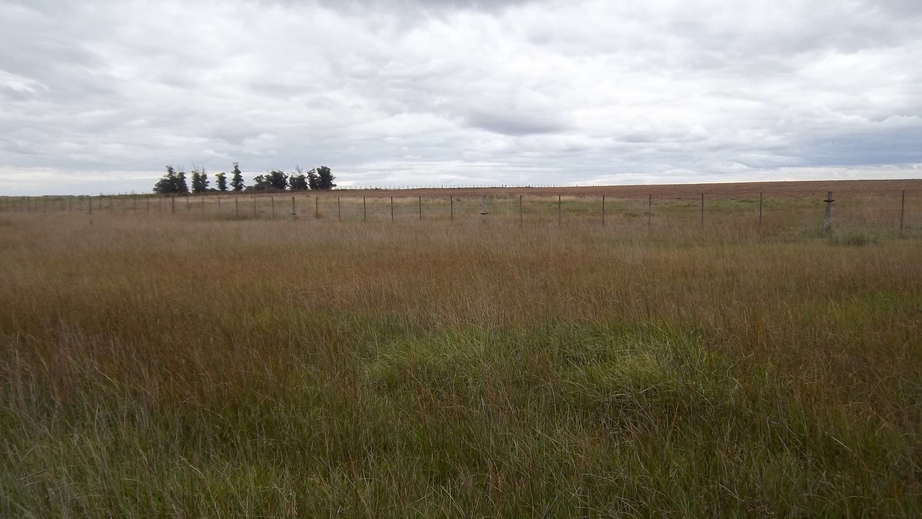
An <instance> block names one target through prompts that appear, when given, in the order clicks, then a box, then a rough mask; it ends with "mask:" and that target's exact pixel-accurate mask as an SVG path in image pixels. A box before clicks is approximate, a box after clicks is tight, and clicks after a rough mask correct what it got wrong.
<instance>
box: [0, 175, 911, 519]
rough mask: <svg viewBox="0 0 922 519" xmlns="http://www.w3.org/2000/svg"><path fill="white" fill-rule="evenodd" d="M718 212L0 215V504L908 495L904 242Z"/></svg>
mask: <svg viewBox="0 0 922 519" xmlns="http://www.w3.org/2000/svg"><path fill="white" fill-rule="evenodd" d="M824 189H825V188H824ZM839 191H840V192H843V193H845V194H846V196H845V198H844V199H845V200H847V199H848V196H847V192H846V191H845V190H844V189H841V190H839ZM887 193H889V191H887ZM334 195H335V194H334ZM339 196H341V197H342V196H345V194H340V195H339ZM876 196H877V195H874V194H873V193H872V194H866V195H862V197H861V198H859V197H857V196H856V197H853V198H854V199H855V200H858V199H860V200H863V201H865V202H867V203H868V204H869V205H868V206H867V207H866V209H869V210H874V209H875V207H876V206H875V205H874V204H870V202H871V201H874V200H881V198H877V197H876ZM887 196H890V195H889V194H888V195H887ZM478 198H479V197H474V198H473V200H474V204H475V205H476V203H477V202H478ZM494 199H495V200H497V201H502V200H503V198H502V197H499V196H497V197H495V198H494ZM327 200H331V199H330V198H327ZM509 200H511V201H512V202H514V201H515V198H514V197H512V198H510V199H509ZM734 200H735V199H734V198H728V199H726V202H727V205H726V206H724V207H721V206H714V207H713V213H710V216H709V218H708V220H707V221H706V225H705V226H704V227H702V226H700V225H699V224H697V222H696V221H695V220H694V219H693V220H692V223H690V224H688V225H672V226H670V225H667V224H666V222H667V221H669V220H666V215H665V214H664V213H665V212H666V211H675V220H673V221H676V222H678V221H682V220H681V218H686V212H683V211H690V212H691V214H692V218H694V210H695V209H694V204H693V201H692V207H691V208H690V209H688V208H686V207H684V206H682V205H678V206H675V207H669V206H666V205H665V204H662V205H661V206H660V207H659V211H660V213H658V214H659V215H660V218H661V220H660V222H659V223H658V224H655V225H653V226H652V227H650V228H647V227H646V225H645V222H643V218H642V217H641V218H640V219H641V221H640V222H637V221H636V220H637V217H630V216H624V215H623V214H622V215H621V216H622V217H623V218H624V222H621V223H618V222H616V221H614V220H612V221H610V222H609V223H608V225H606V226H602V225H601V224H600V222H599V221H597V220H596V219H594V218H593V217H592V214H591V212H590V211H588V210H587V213H588V214H586V216H585V217H581V218H576V217H573V218H571V219H570V220H564V222H563V224H562V225H561V226H558V225H556V222H555V218H554V217H553V215H554V213H553V212H551V213H550V215H551V218H546V216H547V214H546V213H544V212H537V211H536V212H535V213H534V214H533V216H534V219H532V220H530V221H529V220H526V223H525V224H524V225H519V224H518V223H517V222H516V220H515V218H514V212H513V213H509V214H507V216H508V218H505V219H502V218H498V219H487V220H486V221H482V219H481V218H479V215H477V217H472V218H469V219H459V220H456V221H455V222H454V223H450V222H448V220H446V219H438V220H436V219H432V220H426V219H424V220H423V221H422V222H420V221H418V220H414V219H413V218H412V216H408V217H407V218H405V219H403V220H398V221H396V222H395V223H391V222H390V220H389V219H388V218H386V213H385V214H383V215H381V214H379V216H385V217H384V218H380V219H369V221H367V222H364V223H363V222H362V221H361V220H360V219H356V218H350V219H346V220H345V221H343V222H342V223H340V222H338V221H337V220H333V219H331V218H325V219H322V220H321V221H315V220H314V219H312V218H309V217H301V218H299V219H297V220H290V219H285V220H283V219H281V218H279V219H277V220H275V221H269V220H267V219H260V220H253V219H242V218H241V219H239V220H236V219H233V218H226V217H224V218H216V217H215V216H214V215H209V214H207V213H206V214H205V215H204V216H202V215H201V214H196V213H195V212H194V211H187V212H181V211H180V212H177V214H176V215H172V214H170V215H165V214H151V215H149V216H148V215H146V214H130V215H125V214H122V213H119V212H118V210H115V211H111V212H108V213H107V212H105V211H101V212H100V211H96V212H94V214H93V215H92V216H90V215H88V214H84V213H79V214H76V213H67V212H62V211H57V212H52V211H48V212H44V213H43V212H28V213H21V212H4V213H0V265H2V266H3V269H2V270H0V308H2V309H3V311H2V312H0V515H4V516H22V517H29V516H151V515H179V516H233V515H239V516H274V517H279V516H290V517H314V516H318V515H321V516H322V515H327V516H330V515H350V516H399V517H405V516H409V515H416V516H427V517H428V516H499V517H511V516H541V515H545V514H546V515H548V516H582V515H590V516H596V515H623V516H638V517H648V516H661V515H683V516H685V515H688V516H714V515H717V516H733V515H742V516H763V517H767V516H773V515H775V516H777V515H781V516H796V515H801V516H803V515H809V516H816V515H827V516H828V515H834V516H847V515H872V516H912V515H916V514H918V512H919V511H920V509H922V486H920V475H922V466H920V463H919V460H920V459H922V441H920V438H922V437H920V433H922V411H920V410H922V405H920V404H922V378H920V375H919V370H918V366H919V365H920V362H922V345H920V341H919V337H922V248H920V247H919V241H918V240H919V238H918V237H916V236H915V235H911V234H910V235H909V236H907V237H904V238H903V239H899V238H898V237H897V236H896V235H895V234H894V233H893V232H892V229H891V230H889V231H886V232H885V231H883V230H881V227H879V226H875V225H876V224H875V225H872V226H869V227H858V226H857V223H862V224H863V222H864V221H865V220H855V222H857V223H856V224H855V225H856V226H855V227H854V228H852V229H848V232H849V233H857V234H854V236H859V237H860V236H864V237H866V238H868V239H867V240H866V241H863V242H860V240H859V242H854V241H849V239H846V238H848V237H849V236H851V235H846V236H843V237H840V238H838V239H836V238H829V239H823V238H821V237H819V235H818V233H817V232H816V226H815V223H814V221H813V220H812V218H813V216H812V215H814V214H815V208H812V206H809V207H805V210H806V211H809V212H807V213H801V212H799V211H800V210H799V209H798V208H800V207H802V206H801V203H800V202H799V200H801V199H799V198H796V197H795V198H793V199H792V200H791V201H787V202H784V203H782V204H780V205H778V206H776V207H775V209H777V210H778V212H779V213H780V212H781V210H782V209H784V210H785V215H786V216H785V219H784V220H780V219H779V220H778V221H775V222H774V223H771V224H770V222H765V223H764V224H763V228H762V229H761V230H760V228H759V227H758V225H753V222H752V221H751V218H750V220H749V221H746V222H743V223H741V222H740V221H739V218H738V217H737V216H736V215H737V212H738V205H734V203H735V202H734V203H731V202H733V201H734ZM804 200H807V199H804ZM887 200H889V198H888V199H887ZM412 202H413V200H412V199H411V200H409V205H408V206H407V207H406V209H408V210H411V209H412V207H413V204H412ZM584 202H585V204H591V203H594V201H592V200H591V199H589V200H585V201H584ZM119 203H120V200H117V201H116V209H117V208H118V205H119ZM551 203H552V204H553V203H554V201H552V202H551ZM569 203H571V204H573V205H570V206H569V211H570V212H568V213H566V214H568V215H578V214H582V213H581V211H583V208H584V207H586V206H585V204H584V205H580V200H579V198H578V197H575V198H573V199H572V200H570V202H569ZM748 203H749V202H747V204H748ZM810 203H811V204H812V203H813V202H812V201H810ZM837 203H838V202H837ZM804 205H806V204H804ZM843 205H844V204H843ZM262 207H265V206H262ZM352 207H353V208H354V207H355V206H352ZM384 207H385V208H387V206H384ZM435 207H441V206H432V207H430V208H433V209H434V208H435ZM512 207H514V205H513V206H512ZM613 207H615V206H613ZM745 207H746V208H747V209H746V210H747V211H748V210H749V207H750V206H749V205H745ZM424 209H425V208H424ZM794 209H797V210H794ZM376 214H377V213H376ZM502 214H503V213H501V212H500V213H498V214H497V215H493V213H492V212H491V216H497V217H498V216H500V215H502ZM410 215H412V213H410ZM805 215H811V216H810V218H811V220H810V221H808V222H806V223H803V222H801V218H803V217H804V216H805ZM839 215H840V216H842V217H844V215H842V214H841V213H839ZM891 223H892V222H890V221H888V222H887V225H888V226H891V227H892V225H891ZM766 227H767V229H766ZM843 232H844V231H843Z"/></svg>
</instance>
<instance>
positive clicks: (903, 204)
mask: <svg viewBox="0 0 922 519" xmlns="http://www.w3.org/2000/svg"><path fill="white" fill-rule="evenodd" d="M905 214H906V190H903V197H902V200H901V201H900V238H902V237H903V217H904V216H905Z"/></svg>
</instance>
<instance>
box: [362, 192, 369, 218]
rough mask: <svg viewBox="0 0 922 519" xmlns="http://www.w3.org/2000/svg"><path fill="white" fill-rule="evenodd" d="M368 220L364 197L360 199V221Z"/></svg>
mask: <svg viewBox="0 0 922 519" xmlns="http://www.w3.org/2000/svg"><path fill="white" fill-rule="evenodd" d="M367 220H368V206H367V205H366V204H365V197H364V196H363V197H362V221H363V222H365V221H367Z"/></svg>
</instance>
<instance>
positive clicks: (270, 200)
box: [269, 196, 275, 220]
mask: <svg viewBox="0 0 922 519" xmlns="http://www.w3.org/2000/svg"><path fill="white" fill-rule="evenodd" d="M269 203H271V204H272V219H273V220H275V197H274V196H270V197H269Z"/></svg>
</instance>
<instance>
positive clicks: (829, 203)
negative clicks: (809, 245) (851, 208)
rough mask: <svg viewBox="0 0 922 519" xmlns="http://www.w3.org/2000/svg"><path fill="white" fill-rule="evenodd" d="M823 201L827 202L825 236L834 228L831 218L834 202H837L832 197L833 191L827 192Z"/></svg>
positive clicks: (824, 225) (824, 220)
mask: <svg viewBox="0 0 922 519" xmlns="http://www.w3.org/2000/svg"><path fill="white" fill-rule="evenodd" d="M823 202H826V217H825V218H823V236H826V235H827V234H829V230H830V229H831V228H832V225H831V222H830V219H831V218H832V203H833V202H835V200H833V199H832V191H827V192H826V200H823Z"/></svg>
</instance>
